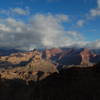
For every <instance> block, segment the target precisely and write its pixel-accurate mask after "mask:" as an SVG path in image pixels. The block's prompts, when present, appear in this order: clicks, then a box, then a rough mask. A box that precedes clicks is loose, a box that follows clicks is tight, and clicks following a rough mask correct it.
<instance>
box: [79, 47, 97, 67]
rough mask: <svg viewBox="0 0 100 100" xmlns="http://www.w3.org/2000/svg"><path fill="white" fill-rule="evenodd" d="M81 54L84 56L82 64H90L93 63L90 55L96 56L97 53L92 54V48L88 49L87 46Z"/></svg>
mask: <svg viewBox="0 0 100 100" xmlns="http://www.w3.org/2000/svg"><path fill="white" fill-rule="evenodd" d="M80 55H81V58H82V61H81V64H82V65H88V66H89V65H91V64H92V63H91V62H90V57H91V56H96V55H95V54H92V53H91V52H90V50H89V49H87V48H85V49H84V50H83V51H82V52H81V53H80Z"/></svg>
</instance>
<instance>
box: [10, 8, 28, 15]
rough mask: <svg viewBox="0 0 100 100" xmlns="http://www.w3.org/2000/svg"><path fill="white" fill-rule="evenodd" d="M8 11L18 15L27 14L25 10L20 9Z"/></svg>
mask: <svg viewBox="0 0 100 100" xmlns="http://www.w3.org/2000/svg"><path fill="white" fill-rule="evenodd" d="M10 10H11V12H12V13H16V14H19V15H27V14H28V13H29V12H28V11H27V10H26V9H22V8H11V9H10Z"/></svg>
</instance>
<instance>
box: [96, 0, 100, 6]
mask: <svg viewBox="0 0 100 100" xmlns="http://www.w3.org/2000/svg"><path fill="white" fill-rule="evenodd" d="M97 5H98V8H100V0H97Z"/></svg>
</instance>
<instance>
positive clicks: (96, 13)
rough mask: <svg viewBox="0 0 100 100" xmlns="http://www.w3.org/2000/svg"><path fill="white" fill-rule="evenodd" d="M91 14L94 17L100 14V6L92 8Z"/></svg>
mask: <svg viewBox="0 0 100 100" xmlns="http://www.w3.org/2000/svg"><path fill="white" fill-rule="evenodd" d="M90 15H91V16H92V17H96V16H100V8H96V9H91V10H90Z"/></svg>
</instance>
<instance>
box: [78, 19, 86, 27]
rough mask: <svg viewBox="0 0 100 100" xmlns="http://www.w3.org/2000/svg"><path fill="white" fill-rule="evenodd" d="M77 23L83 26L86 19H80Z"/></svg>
mask: <svg viewBox="0 0 100 100" xmlns="http://www.w3.org/2000/svg"><path fill="white" fill-rule="evenodd" d="M76 24H77V26H79V27H81V26H83V25H84V24H85V20H78V21H77V23H76Z"/></svg>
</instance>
